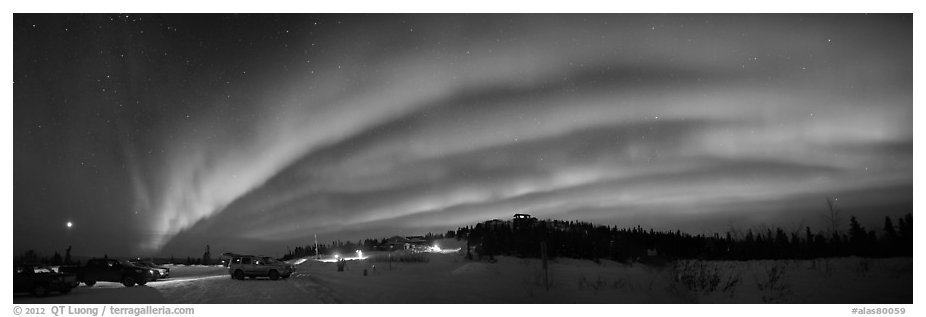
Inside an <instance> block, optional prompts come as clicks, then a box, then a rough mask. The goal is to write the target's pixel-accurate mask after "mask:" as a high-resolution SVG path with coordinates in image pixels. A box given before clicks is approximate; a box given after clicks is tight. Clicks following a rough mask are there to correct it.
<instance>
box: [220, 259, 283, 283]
mask: <svg viewBox="0 0 926 317" xmlns="http://www.w3.org/2000/svg"><path fill="white" fill-rule="evenodd" d="M230 258H231V259H230V260H229V261H228V274H229V275H231V277H232V278H233V279H236V280H243V279H244V278H245V277H249V278H255V277H259V276H260V277H269V278H270V279H271V280H278V279H280V278H281V277H282V278H288V277H289V276H290V275H292V274H293V272H295V271H296V267H294V266H292V265H289V264H286V263H284V262H280V261H277V260H274V259H273V258H271V257H269V256H257V255H240V254H235V255H231V256H230Z"/></svg>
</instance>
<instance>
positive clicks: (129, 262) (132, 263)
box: [119, 260, 140, 266]
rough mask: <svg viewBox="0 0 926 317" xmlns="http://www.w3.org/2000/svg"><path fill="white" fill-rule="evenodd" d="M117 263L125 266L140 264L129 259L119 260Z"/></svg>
mask: <svg viewBox="0 0 926 317" xmlns="http://www.w3.org/2000/svg"><path fill="white" fill-rule="evenodd" d="M119 264H122V265H126V266H140V265H139V264H138V263H135V262H132V261H129V260H119Z"/></svg>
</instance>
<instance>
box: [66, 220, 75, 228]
mask: <svg viewBox="0 0 926 317" xmlns="http://www.w3.org/2000/svg"><path fill="white" fill-rule="evenodd" d="M67 226H68V229H71V227H73V226H74V224H73V223H71V222H70V221H68V223H67Z"/></svg>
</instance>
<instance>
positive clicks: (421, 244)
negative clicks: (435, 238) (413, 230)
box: [386, 236, 428, 251]
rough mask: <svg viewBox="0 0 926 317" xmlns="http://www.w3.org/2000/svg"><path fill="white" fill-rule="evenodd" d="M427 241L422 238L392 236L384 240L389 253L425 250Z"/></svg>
mask: <svg viewBox="0 0 926 317" xmlns="http://www.w3.org/2000/svg"><path fill="white" fill-rule="evenodd" d="M427 247H428V241H427V240H426V239H425V237H423V236H408V237H402V236H392V237H391V238H389V239H386V248H388V249H389V250H391V251H395V250H417V249H421V248H427Z"/></svg>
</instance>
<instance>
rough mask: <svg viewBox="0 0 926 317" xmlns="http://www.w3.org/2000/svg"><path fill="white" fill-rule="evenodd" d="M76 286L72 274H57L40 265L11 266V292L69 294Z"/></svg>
mask: <svg viewBox="0 0 926 317" xmlns="http://www.w3.org/2000/svg"><path fill="white" fill-rule="evenodd" d="M76 286H77V277H76V276H74V274H69V273H58V272H55V271H54V270H52V269H51V268H49V267H47V266H45V265H41V264H16V265H13V292H14V293H17V292H32V294H33V295H35V296H46V295H48V293H49V292H61V294H67V293H70V292H71V290H72V289H74V287H76Z"/></svg>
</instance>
